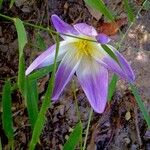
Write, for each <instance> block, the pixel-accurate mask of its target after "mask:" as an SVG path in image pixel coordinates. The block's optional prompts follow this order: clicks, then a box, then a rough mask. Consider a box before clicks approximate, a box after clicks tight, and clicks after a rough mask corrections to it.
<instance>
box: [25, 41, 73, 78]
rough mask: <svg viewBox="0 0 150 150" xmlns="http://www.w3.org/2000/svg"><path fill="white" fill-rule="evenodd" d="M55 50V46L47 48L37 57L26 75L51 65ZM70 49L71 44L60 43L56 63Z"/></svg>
mask: <svg viewBox="0 0 150 150" xmlns="http://www.w3.org/2000/svg"><path fill="white" fill-rule="evenodd" d="M55 49H56V44H54V45H52V46H51V47H49V48H48V49H47V50H46V51H44V52H43V53H42V54H41V55H39V56H38V57H37V58H36V59H35V60H34V61H33V62H32V64H31V65H30V66H29V67H28V68H27V70H26V75H28V74H30V73H31V72H32V71H33V70H35V69H38V68H42V67H45V66H48V65H51V64H53V62H54V58H55ZM69 49H72V48H71V44H68V43H67V42H66V41H62V42H60V48H59V51H58V57H57V62H58V61H60V60H61V59H62V57H63V55H64V54H65V52H66V51H67V50H69Z"/></svg>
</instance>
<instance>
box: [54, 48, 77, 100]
mask: <svg viewBox="0 0 150 150" xmlns="http://www.w3.org/2000/svg"><path fill="white" fill-rule="evenodd" d="M79 63H80V60H77V59H76V57H75V55H74V53H73V52H72V51H69V52H67V53H66V55H65V56H64V58H63V59H62V61H61V64H60V65H59V68H58V70H57V72H56V79H55V86H54V90H53V95H52V100H53V101H56V100H57V99H58V98H59V96H60V94H61V92H62V91H63V89H64V88H65V86H66V84H67V83H68V82H69V81H70V79H71V78H72V76H73V75H74V73H75V71H76V69H77V67H78V65H79Z"/></svg>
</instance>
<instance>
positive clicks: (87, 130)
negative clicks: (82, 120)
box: [82, 108, 93, 150]
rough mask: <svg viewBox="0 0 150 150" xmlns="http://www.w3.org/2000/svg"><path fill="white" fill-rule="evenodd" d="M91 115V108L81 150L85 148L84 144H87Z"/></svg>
mask: <svg viewBox="0 0 150 150" xmlns="http://www.w3.org/2000/svg"><path fill="white" fill-rule="evenodd" d="M92 115H93V109H92V108H91V110H90V114H89V120H88V125H87V128H86V134H85V139H84V145H83V149H82V150H85V148H86V142H87V137H88V134H89V128H90V123H91V120H92Z"/></svg>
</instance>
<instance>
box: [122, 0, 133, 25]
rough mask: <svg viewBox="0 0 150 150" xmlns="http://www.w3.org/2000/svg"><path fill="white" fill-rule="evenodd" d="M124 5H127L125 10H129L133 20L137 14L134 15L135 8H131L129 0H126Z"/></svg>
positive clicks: (129, 16) (130, 18) (131, 20)
mask: <svg viewBox="0 0 150 150" xmlns="http://www.w3.org/2000/svg"><path fill="white" fill-rule="evenodd" d="M124 6H125V10H126V12H127V15H128V19H129V21H130V22H133V21H134V18H135V15H134V12H133V9H132V8H131V6H130V4H129V1H128V0H124Z"/></svg>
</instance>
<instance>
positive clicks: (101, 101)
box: [77, 59, 108, 113]
mask: <svg viewBox="0 0 150 150" xmlns="http://www.w3.org/2000/svg"><path fill="white" fill-rule="evenodd" d="M77 76H78V79H79V82H80V84H81V86H82V88H83V90H84V92H85V94H86V96H87V98H88V100H89V102H90V104H91V106H92V108H93V109H94V110H95V111H96V112H97V113H103V112H104V109H105V106H106V102H107V91H108V71H107V69H106V68H104V67H103V66H102V65H100V64H99V63H97V62H96V61H95V60H88V59H84V60H82V61H81V63H80V65H79V67H78V69H77Z"/></svg>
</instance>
